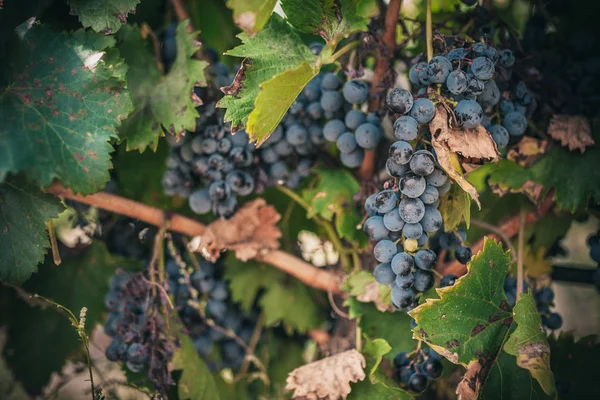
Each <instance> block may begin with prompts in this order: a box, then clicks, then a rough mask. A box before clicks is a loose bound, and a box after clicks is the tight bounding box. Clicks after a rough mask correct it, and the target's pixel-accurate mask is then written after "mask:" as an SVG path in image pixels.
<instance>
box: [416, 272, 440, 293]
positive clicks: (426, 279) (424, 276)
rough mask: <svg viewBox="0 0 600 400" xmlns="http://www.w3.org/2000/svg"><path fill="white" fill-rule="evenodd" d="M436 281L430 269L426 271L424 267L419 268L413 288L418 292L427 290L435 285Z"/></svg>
mask: <svg viewBox="0 0 600 400" xmlns="http://www.w3.org/2000/svg"><path fill="white" fill-rule="evenodd" d="M434 283H435V278H434V277H433V274H432V273H431V272H430V271H425V270H422V269H417V270H416V271H415V283H414V285H413V288H414V289H415V290H416V291H417V292H426V291H428V290H429V289H431V288H432V287H433V285H434Z"/></svg>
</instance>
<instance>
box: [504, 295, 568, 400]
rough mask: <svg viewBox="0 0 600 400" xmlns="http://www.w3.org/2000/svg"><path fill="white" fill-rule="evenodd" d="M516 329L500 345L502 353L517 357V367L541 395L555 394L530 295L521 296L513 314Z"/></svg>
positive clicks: (545, 345)
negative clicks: (538, 389) (532, 381)
mask: <svg viewBox="0 0 600 400" xmlns="http://www.w3.org/2000/svg"><path fill="white" fill-rule="evenodd" d="M513 313H514V322H516V324H517V328H516V329H515V330H514V332H513V333H512V334H511V335H510V337H509V338H508V340H507V341H506V343H504V351H506V352H507V353H508V354H511V355H513V356H515V357H517V365H519V367H521V368H524V369H526V370H528V371H529V373H530V374H531V376H532V377H533V378H534V379H535V380H537V381H538V383H539V384H540V386H541V387H542V389H543V390H544V392H546V393H547V394H548V395H552V394H554V393H555V392H556V386H555V384H554V376H553V375H552V371H551V370H550V346H549V345H548V342H547V341H546V333H545V332H544V328H543V327H542V321H541V318H540V314H539V313H538V310H537V306H536V304H535V300H534V299H533V294H531V291H529V293H523V294H522V295H521V299H520V300H519V301H518V302H517V304H516V305H515V308H514V310H513Z"/></svg>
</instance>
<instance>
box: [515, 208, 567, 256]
mask: <svg viewBox="0 0 600 400" xmlns="http://www.w3.org/2000/svg"><path fill="white" fill-rule="evenodd" d="M572 221H573V215H571V214H569V213H566V212H564V213H559V214H550V215H546V216H544V218H541V219H540V220H538V221H536V222H535V224H530V225H528V226H527V228H526V231H525V237H526V238H527V242H528V243H529V244H530V245H531V247H532V248H533V249H536V250H537V249H539V248H540V247H545V248H546V249H548V248H550V246H552V245H553V244H554V243H555V242H556V241H557V240H558V239H560V238H562V237H564V236H565V235H566V234H567V231H568V230H569V228H570V227H571V222H572Z"/></svg>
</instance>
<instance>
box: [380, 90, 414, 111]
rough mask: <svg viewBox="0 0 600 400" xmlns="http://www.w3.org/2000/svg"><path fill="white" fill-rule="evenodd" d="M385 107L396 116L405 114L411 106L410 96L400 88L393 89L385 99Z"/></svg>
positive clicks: (411, 98) (411, 99)
mask: <svg viewBox="0 0 600 400" xmlns="http://www.w3.org/2000/svg"><path fill="white" fill-rule="evenodd" d="M386 101H387V106H388V108H389V109H390V110H392V111H393V112H395V113H396V114H406V113H408V112H409V111H410V109H411V108H412V106H413V96H412V94H411V93H410V92H409V91H408V90H406V89H402V88H394V89H392V90H390V91H389V92H388V94H387V97H386Z"/></svg>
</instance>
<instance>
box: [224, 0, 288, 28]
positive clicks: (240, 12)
mask: <svg viewBox="0 0 600 400" xmlns="http://www.w3.org/2000/svg"><path fill="white" fill-rule="evenodd" d="M276 3H277V0H227V7H229V8H231V9H232V10H233V19H234V20H235V23H236V24H237V25H238V26H239V27H240V28H242V29H243V30H245V31H246V32H247V33H249V34H255V33H257V32H259V31H260V30H262V28H263V27H264V26H265V24H266V23H267V21H268V20H269V17H270V16H271V13H272V12H273V7H275V4H276Z"/></svg>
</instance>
